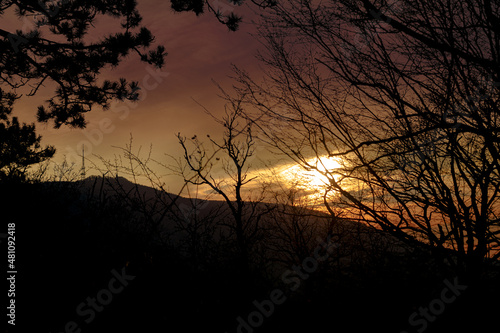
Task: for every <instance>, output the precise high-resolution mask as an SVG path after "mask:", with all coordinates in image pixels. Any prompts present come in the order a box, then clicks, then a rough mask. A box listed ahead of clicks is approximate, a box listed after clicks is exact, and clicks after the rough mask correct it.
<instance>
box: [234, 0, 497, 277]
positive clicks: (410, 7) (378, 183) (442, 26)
mask: <svg viewBox="0 0 500 333" xmlns="http://www.w3.org/2000/svg"><path fill="white" fill-rule="evenodd" d="M499 13H500V7H499V4H498V3H494V2H490V1H473V0H468V1H429V0H419V1H413V2H396V3H394V4H392V3H390V2H385V1H384V2H378V1H369V0H340V1H335V2H315V1H289V2H286V3H285V2H282V3H280V4H279V5H277V6H275V7H273V9H272V10H271V13H270V14H269V15H267V16H266V22H265V24H264V25H263V26H262V28H261V36H262V37H263V38H265V40H266V44H267V47H268V48H267V51H266V53H265V54H263V55H262V59H263V61H264V62H265V64H266V65H267V66H269V70H267V71H266V75H267V76H266V79H265V80H264V82H255V81H254V80H253V79H252V78H251V77H250V76H249V75H248V74H247V73H245V72H244V71H242V70H237V73H238V77H239V83H240V85H239V89H240V92H241V93H242V94H244V95H245V96H247V102H248V103H250V104H251V105H252V106H253V109H250V108H247V109H248V110H253V111H252V112H248V114H247V116H248V117H250V118H251V119H253V120H254V122H255V124H256V126H258V127H260V129H261V130H262V132H263V134H264V135H265V137H266V139H267V141H268V142H269V143H270V144H272V145H273V146H275V147H276V148H278V149H279V150H281V151H282V152H285V153H286V154H287V155H288V156H290V157H291V158H292V159H294V160H295V161H297V162H298V163H300V164H302V165H303V166H305V167H307V168H309V169H317V171H318V172H321V173H323V174H324V175H325V176H326V177H328V179H329V182H330V183H329V185H328V186H327V187H326V188H325V196H326V195H327V194H335V195H329V196H328V198H329V199H328V201H327V204H328V205H336V206H337V207H341V208H343V209H344V211H345V212H346V213H347V214H348V215H349V216H350V217H351V218H352V219H359V220H361V221H364V222H366V223H368V224H370V225H372V226H374V227H376V228H381V229H383V230H386V231H388V232H390V233H392V234H393V235H395V236H397V237H398V238H399V239H401V240H403V241H404V242H406V243H408V244H411V245H412V246H419V247H422V246H423V247H425V248H427V249H428V250H430V251H432V252H433V253H434V254H435V255H436V257H437V258H438V261H439V262H442V263H446V266H451V267H453V268H454V269H455V270H456V272H459V273H463V274H465V275H466V276H468V277H469V278H470V279H475V278H476V277H478V276H480V275H481V270H482V268H483V267H484V264H485V263H487V262H489V261H490V260H495V259H498V258H499V257H500V251H499V250H500V219H499V216H500V202H499V191H500V154H499V153H500V123H499V120H500V112H499V107H500V98H499V97H500V94H499V92H500V91H499V89H500V83H499V82H500V77H499V76H500V57H499V54H500V34H499V32H500V29H499V22H500V14H499ZM282 110H286V112H282ZM277 122H278V123H279V122H284V123H286V125H287V130H286V131H278V130H276V129H275V127H274V129H273V127H272V126H269V125H270V124H271V125H272V124H276V123H277ZM311 157H316V158H318V159H319V158H323V157H337V158H342V161H343V166H342V167H341V168H339V169H336V170H325V168H319V167H318V165H316V164H311V163H310V162H308V161H310V160H311ZM334 176H336V178H334Z"/></svg>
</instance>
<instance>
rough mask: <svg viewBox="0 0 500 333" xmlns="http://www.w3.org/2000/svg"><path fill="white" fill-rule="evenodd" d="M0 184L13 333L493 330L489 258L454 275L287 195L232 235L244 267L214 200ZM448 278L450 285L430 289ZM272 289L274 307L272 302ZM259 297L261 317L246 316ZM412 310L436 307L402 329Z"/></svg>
mask: <svg viewBox="0 0 500 333" xmlns="http://www.w3.org/2000/svg"><path fill="white" fill-rule="evenodd" d="M106 184H107V185H106ZM0 191H1V198H0V199H1V202H2V207H3V208H2V220H3V221H4V223H12V222H15V223H16V227H17V231H16V241H17V242H16V243H17V248H18V252H17V259H16V260H17V265H18V281H17V287H16V288H17V290H18V294H17V322H18V323H19V326H20V327H18V328H22V329H23V330H24V331H28V329H30V330H34V331H36V332H65V331H67V332H80V331H79V329H81V332H150V331H172V332H180V331H183V332H195V331H203V332H236V331H238V332H252V331H253V332H364V331H367V330H375V331H382V330H383V331H384V332H402V331H408V332H417V331H418V330H420V332H423V331H426V332H457V331H466V329H471V330H472V329H474V331H478V332H481V331H483V330H482V329H480V328H483V329H486V328H494V327H497V328H498V323H497V319H496V318H497V314H498V311H499V302H498V299H499V298H498V297H499V296H500V290H499V284H498V281H499V272H500V268H499V265H498V263H487V264H485V268H484V272H483V274H482V275H481V276H480V278H479V279H478V281H476V282H469V281H465V280H464V279H463V278H462V277H460V276H458V277H457V276H456V275H454V274H455V273H454V272H453V271H452V270H451V269H447V265H446V264H445V263H443V262H440V261H439V259H438V257H436V256H435V255H434V254H432V253H429V252H428V251H426V249H425V247H423V246H422V247H420V248H419V247H412V248H410V247H408V246H405V245H404V244H402V243H401V242H399V241H396V240H395V239H394V238H392V237H390V236H388V235H386V234H384V233H382V232H380V231H377V230H374V229H370V228H367V227H365V226H363V225H361V224H358V223H354V222H351V221H347V220H343V219H332V218H331V217H329V216H327V215H325V214H321V213H317V212H314V211H312V210H309V209H307V208H305V207H300V206H298V205H296V204H294V203H290V204H289V205H278V204H276V205H274V206H273V207H271V206H272V205H270V204H264V203H261V204H260V205H261V207H258V208H257V209H256V210H259V211H261V212H262V217H261V220H260V223H259V225H258V229H257V230H256V231H255V232H253V233H247V234H245V237H246V238H245V240H246V243H245V244H246V246H247V249H248V259H249V260H248V266H246V267H245V265H243V264H242V260H241V256H240V253H239V247H238V242H237V239H236V236H235V234H234V232H233V228H232V227H231V219H230V218H229V216H230V214H228V212H227V211H226V210H225V208H224V207H225V206H224V204H223V203H222V202H209V203H204V202H203V203H202V202H201V201H199V202H197V203H195V206H196V205H197V207H199V210H198V211H195V212H194V213H193V212H192V211H191V212H190V213H189V214H186V209H185V207H187V206H188V205H190V204H192V203H193V202H194V201H192V200H189V199H185V198H176V197H174V196H167V195H166V194H164V193H163V194H160V193H157V192H155V191H154V190H152V189H151V188H147V187H143V186H136V185H134V184H132V183H130V182H128V181H126V180H125V179H123V178H116V179H113V178H99V177H96V178H88V179H87V180H85V181H80V182H50V183H47V182H46V183H35V184H19V183H12V184H3V185H2V186H1V187H0ZM124 194H125V196H126V197H124ZM161 198H163V199H164V200H161ZM174 199H175V200H174ZM173 200H174V201H173ZM162 209H166V210H162ZM328 240H330V244H333V246H330V247H329V248H328V251H324V248H323V249H321V251H318V252H317V253H316V254H321V255H322V260H316V261H315V260H311V258H314V255H315V254H314V251H315V250H316V248H317V247H318V246H319V245H320V244H321V243H322V242H325V241H328ZM329 252H330V253H329ZM307 258H309V259H307ZM314 262H316V264H317V266H315V265H314ZM294 270H295V271H296V272H294ZM308 272H309V273H308ZM117 276H121V278H122V279H121V280H120V279H119V278H117ZM112 279H115V280H114V283H111V284H110V281H111V280H112ZM457 279H458V280H457ZM457 281H458V282H457ZM450 284H451V285H453V284H455V285H458V287H457V288H458V289H457V290H455V291H453V290H449V291H448V292H446V291H443V290H444V289H446V288H448V289H449V286H450ZM463 286H467V288H466V289H465V287H463ZM122 287H123V288H122ZM276 289H278V290H280V291H282V292H283V294H282V295H279V293H278V294H277V292H276V291H275V290H276ZM103 290H108V291H103ZM109 290H114V291H113V292H111V293H110V292H109ZM273 291H275V293H274V294H273ZM443 293H444V296H443ZM109 295H112V296H111V298H110V299H109V298H108V296H109ZM277 295H279V296H280V297H277ZM454 295H457V296H456V297H454ZM443 297H444V298H443ZM92 298H94V299H97V301H94V302H96V303H95V307H93V305H92ZM99 299H101V300H102V301H104V303H106V304H104V305H103V304H100V303H99ZM271 299H274V300H278V302H277V303H279V304H275V305H273V306H272V307H271V306H270V305H269V304H270V303H269V300H271ZM443 299H446V300H448V301H449V302H443V301H441V302H439V300H443ZM436 300H437V301H436ZM254 301H257V302H254ZM255 303H258V304H259V305H256V304H255ZM82 304H83V305H82ZM440 304H444V310H443V309H441V308H440ZM258 306H260V313H261V314H260V315H257V314H255V313H254V316H253V317H252V316H251V314H252V312H254V311H258ZM420 307H422V308H429V307H434V309H435V310H436V312H438V313H439V314H438V315H436V316H434V315H433V314H432V312H428V313H429V316H430V317H429V318H431V319H433V320H432V321H431V320H428V319H425V318H426V317H425V315H423V314H418V315H416V316H414V317H413V325H412V324H411V323H409V317H410V316H411V315H412V314H413V313H414V312H416V313H418V312H419V311H420V310H419V308H420ZM262 313H263V314H262ZM94 315H95V316H94ZM249 315H250V318H249ZM238 317H241V318H242V319H240V320H238ZM260 318H263V319H264V320H263V322H262V321H261V320H260ZM242 321H244V322H245V324H242ZM249 321H250V322H252V323H253V324H254V326H255V327H252V326H251V325H250V324H248V323H249ZM71 322H73V323H71ZM21 326H22V327H21Z"/></svg>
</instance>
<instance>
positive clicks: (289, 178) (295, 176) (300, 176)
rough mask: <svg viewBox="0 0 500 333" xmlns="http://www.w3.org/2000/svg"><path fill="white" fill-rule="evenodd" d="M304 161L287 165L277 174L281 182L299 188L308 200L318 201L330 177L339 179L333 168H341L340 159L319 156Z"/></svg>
mask: <svg viewBox="0 0 500 333" xmlns="http://www.w3.org/2000/svg"><path fill="white" fill-rule="evenodd" d="M305 162H306V163H305V164H304V165H299V164H293V165H287V166H285V167H283V168H282V169H281V170H280V171H279V175H280V177H281V178H282V180H283V182H285V183H287V184H290V185H291V186H295V187H297V189H299V190H301V191H302V192H303V193H304V196H305V197H306V199H307V200H308V201H310V202H311V203H320V202H322V198H323V195H324V193H325V190H327V188H328V187H329V185H330V182H331V179H333V180H335V181H338V180H339V179H340V175H339V174H336V173H335V170H337V169H340V168H342V160H341V159H339V158H332V157H327V156H321V157H319V158H317V157H315V158H311V159H309V160H306V161H305Z"/></svg>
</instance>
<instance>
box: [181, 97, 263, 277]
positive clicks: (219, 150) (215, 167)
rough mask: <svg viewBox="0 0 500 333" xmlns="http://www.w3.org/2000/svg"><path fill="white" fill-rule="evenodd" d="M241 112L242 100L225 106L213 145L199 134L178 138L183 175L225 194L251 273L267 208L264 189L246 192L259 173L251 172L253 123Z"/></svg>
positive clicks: (242, 256) (241, 252)
mask: <svg viewBox="0 0 500 333" xmlns="http://www.w3.org/2000/svg"><path fill="white" fill-rule="evenodd" d="M242 115H243V110H242V108H241V101H233V102H232V104H230V105H229V106H227V107H226V113H225V116H224V117H223V118H222V120H219V119H217V118H215V117H214V119H215V120H216V121H217V122H218V123H219V124H221V125H222V126H223V127H224V128H225V131H224V134H223V138H222V140H221V141H217V140H215V139H212V138H211V137H210V136H208V138H209V144H210V146H211V147H206V146H205V144H204V143H203V142H201V141H200V140H199V139H198V137H197V136H194V137H192V138H191V140H187V139H186V138H185V137H183V136H181V135H180V134H178V139H179V143H180V145H181V146H182V149H183V152H184V162H185V165H186V168H185V169H187V170H185V169H184V170H183V172H182V175H183V177H184V179H185V181H186V183H189V184H194V185H197V186H198V185H204V186H207V187H208V188H209V189H210V190H212V191H213V192H215V193H216V194H217V195H219V196H220V197H222V198H223V200H224V202H225V204H226V206H227V208H228V209H229V211H230V216H231V219H232V222H231V223H229V224H228V226H229V227H230V228H231V229H232V230H233V231H234V233H235V235H236V241H237V246H238V251H239V258H240V264H241V266H242V272H244V273H248V272H249V265H250V259H249V258H250V255H249V251H250V248H251V245H252V241H253V240H255V238H256V237H257V236H258V233H259V230H260V229H259V224H260V222H261V219H262V217H263V216H264V215H265V213H266V212H267V209H262V207H263V206H260V205H259V203H260V202H261V201H262V199H263V195H262V192H260V193H261V195H259V196H258V197H257V198H252V199H251V198H250V196H248V195H247V194H245V193H244V188H245V187H248V184H249V183H250V182H252V181H253V180H255V178H256V177H254V176H250V173H249V169H250V167H251V165H250V163H249V161H250V157H251V156H252V154H253V152H254V144H255V141H254V137H253V134H252V128H251V123H249V122H248V121H247V120H245V119H244V118H243V117H242ZM217 173H219V176H217Z"/></svg>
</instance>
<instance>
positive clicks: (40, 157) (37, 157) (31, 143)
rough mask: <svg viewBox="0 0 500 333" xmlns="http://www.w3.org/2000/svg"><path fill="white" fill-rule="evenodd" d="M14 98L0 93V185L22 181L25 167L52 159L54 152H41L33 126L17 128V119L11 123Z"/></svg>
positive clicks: (52, 149) (46, 150)
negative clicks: (0, 183)
mask: <svg viewBox="0 0 500 333" xmlns="http://www.w3.org/2000/svg"><path fill="white" fill-rule="evenodd" d="M15 98H16V97H15V96H14V95H13V94H9V93H4V92H3V90H2V89H0V181H4V180H6V179H11V180H12V179H17V180H25V171H26V168H27V167H28V166H30V165H31V164H36V163H40V162H42V161H44V160H46V159H48V158H51V157H52V156H53V155H54V152H55V150H54V148H53V147H50V146H48V147H45V148H43V149H41V148H40V140H41V137H40V136H37V135H36V134H35V126H34V125H33V124H32V125H26V124H20V123H19V121H18V119H17V117H12V119H10V114H11V112H12V104H13V103H14V100H15Z"/></svg>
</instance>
